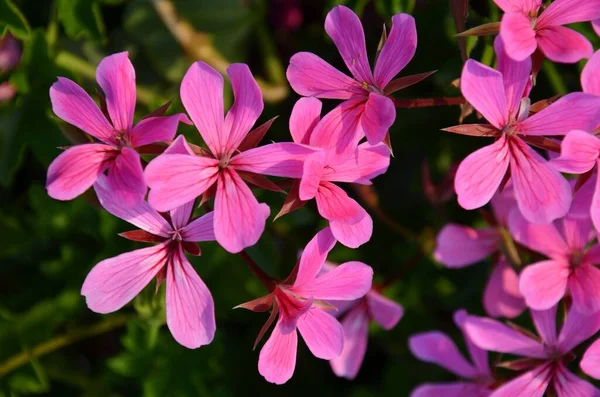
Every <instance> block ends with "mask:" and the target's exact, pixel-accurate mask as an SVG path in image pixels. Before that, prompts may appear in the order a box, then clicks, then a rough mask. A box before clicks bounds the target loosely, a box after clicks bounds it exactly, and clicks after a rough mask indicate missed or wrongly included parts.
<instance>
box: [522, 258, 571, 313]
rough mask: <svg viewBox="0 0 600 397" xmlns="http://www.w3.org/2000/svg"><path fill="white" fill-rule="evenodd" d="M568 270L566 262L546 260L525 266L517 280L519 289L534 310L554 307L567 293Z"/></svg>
mask: <svg viewBox="0 0 600 397" xmlns="http://www.w3.org/2000/svg"><path fill="white" fill-rule="evenodd" d="M569 274H570V268H569V263H568V262H567V261H566V260H560V261H559V260H548V261H542V262H537V263H534V264H532V265H529V266H527V267H526V268H525V269H524V270H523V271H522V272H521V277H520V278H519V289H520V290H521V294H523V297H524V298H525V302H527V306H529V307H530V308H532V309H534V310H547V309H550V308H551V307H552V306H554V305H556V304H557V303H558V301H560V300H561V298H562V297H563V296H564V295H565V292H566V291H567V282H568V280H569Z"/></svg>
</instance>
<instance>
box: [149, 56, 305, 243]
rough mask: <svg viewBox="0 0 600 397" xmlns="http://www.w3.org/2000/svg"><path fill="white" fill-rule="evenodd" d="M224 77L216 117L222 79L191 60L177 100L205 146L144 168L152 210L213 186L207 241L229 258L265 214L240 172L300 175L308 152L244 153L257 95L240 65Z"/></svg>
mask: <svg viewBox="0 0 600 397" xmlns="http://www.w3.org/2000/svg"><path fill="white" fill-rule="evenodd" d="M227 73H228V75H229V78H230V80H231V84H232V86H233V92H234V95H235V103H234V104H233V106H232V107H231V109H230V110H229V112H228V113H227V116H225V117H224V115H223V77H222V76H221V75H220V74H219V73H218V72H217V71H216V70H214V69H213V68H211V67H210V66H208V65H207V64H206V63H204V62H196V63H194V64H193V65H192V66H191V67H190V69H189V70H188V71H187V73H186V74H185V76H184V78H183V81H182V82H181V101H182V102H183V106H184V107H185V108H186V110H187V111H188V113H189V114H190V116H191V118H192V121H193V122H194V124H195V125H196V128H198V130H199V132H200V135H201V136H202V138H203V139H204V142H205V143H206V145H207V146H208V150H206V151H205V153H203V154H201V155H195V156H189V155H187V154H163V155H161V156H158V157H157V158H155V159H154V160H152V161H151V162H150V164H148V166H147V167H146V171H145V176H146V182H147V183H148V186H149V187H150V189H151V190H150V194H149V196H148V201H149V202H150V204H151V205H152V207H153V208H155V209H156V210H158V211H169V210H172V209H173V208H176V207H178V206H180V205H182V204H184V203H187V202H189V201H191V200H193V199H195V198H196V197H198V196H199V195H201V194H203V193H204V192H206V191H207V190H209V189H210V188H211V187H212V186H213V185H214V184H216V197H215V204H214V207H215V208H214V211H215V217H214V218H215V236H216V238H217V241H218V242H219V244H221V246H223V248H225V249H226V250H227V251H229V252H232V253H236V252H240V251H241V250H242V249H244V248H246V247H249V246H251V245H254V244H256V242H257V241H258V239H259V238H260V236H261V234H262V232H263V230H264V228H265V220H266V219H267V218H268V217H269V213H270V210H269V207H268V206H267V205H266V204H261V203H259V202H258V201H257V200H256V198H255V197H254V195H253V194H252V191H251V190H250V188H249V187H248V185H246V183H245V182H244V181H243V180H242V177H241V175H242V174H241V173H256V174H263V175H271V176H281V177H289V178H300V177H301V176H302V166H303V162H304V159H305V158H306V157H307V156H308V155H309V154H311V153H313V152H314V151H315V150H314V149H311V148H310V147H308V146H305V145H298V144H295V143H288V142H285V143H274V144H270V145H265V146H262V147H259V148H254V149H249V150H245V149H244V148H243V147H241V146H240V145H242V143H243V142H244V138H245V137H246V135H247V134H248V132H249V131H250V129H251V128H252V126H253V125H254V123H255V122H256V120H257V119H258V117H259V116H260V114H261V113H262V110H263V102H262V94H261V92H260V89H259V88H258V85H257V84H256V81H255V80H254V77H252V74H251V73H250V69H248V66H246V65H244V64H232V65H231V66H229V68H228V69H227Z"/></svg>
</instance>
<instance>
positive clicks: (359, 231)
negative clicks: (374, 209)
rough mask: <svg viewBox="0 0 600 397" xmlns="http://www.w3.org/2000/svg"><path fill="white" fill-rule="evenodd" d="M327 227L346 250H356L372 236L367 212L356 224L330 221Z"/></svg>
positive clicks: (371, 224) (371, 221) (369, 217)
mask: <svg viewBox="0 0 600 397" xmlns="http://www.w3.org/2000/svg"><path fill="white" fill-rule="evenodd" d="M363 211H364V209H363ZM329 227H330V228H331V233H332V234H333V236H334V237H335V239H336V240H337V241H339V242H340V243H341V244H342V245H344V246H346V247H348V248H353V249H355V248H358V247H360V246H361V245H363V244H365V243H366V242H368V241H369V240H371V236H373V219H371V216H370V215H369V214H368V213H367V211H364V214H363V216H362V218H361V219H360V220H359V221H358V222H355V223H346V222H344V221H337V220H330V221H329Z"/></svg>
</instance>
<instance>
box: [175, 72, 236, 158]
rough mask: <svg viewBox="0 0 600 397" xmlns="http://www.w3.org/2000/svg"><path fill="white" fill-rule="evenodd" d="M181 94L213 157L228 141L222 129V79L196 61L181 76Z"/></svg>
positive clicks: (182, 100) (186, 108) (219, 152)
mask: <svg viewBox="0 0 600 397" xmlns="http://www.w3.org/2000/svg"><path fill="white" fill-rule="evenodd" d="M180 95H181V102H182V103H183V106H184V107H185V110H187V112H188V114H189V115H190V117H191V118H192V121H193V122H194V125H195V126H196V128H198V131H199V132H200V135H202V139H203V140H204V142H205V143H206V145H207V146H208V148H209V149H210V150H211V152H212V153H213V154H215V155H219V154H221V152H222V151H223V150H224V148H225V143H226V138H227V135H226V132H225V131H224V126H223V124H224V119H223V114H224V113H223V77H222V76H221V75H220V74H219V72H217V71H216V70H214V69H213V68H212V67H210V66H209V65H208V64H206V63H204V62H202V61H199V62H195V63H193V64H192V66H190V68H189V69H188V71H187V72H186V74H185V76H183V80H182V81H181V88H180Z"/></svg>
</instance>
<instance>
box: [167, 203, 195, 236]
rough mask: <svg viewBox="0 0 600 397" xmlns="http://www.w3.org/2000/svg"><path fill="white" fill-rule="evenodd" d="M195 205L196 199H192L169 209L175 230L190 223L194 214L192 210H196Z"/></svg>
mask: <svg viewBox="0 0 600 397" xmlns="http://www.w3.org/2000/svg"><path fill="white" fill-rule="evenodd" d="M194 205H195V200H192V201H189V202H187V203H185V204H183V205H180V206H179V207H177V208H174V209H172V210H171V211H169V216H170V217H171V223H172V224H173V228H174V229H175V230H179V229H181V228H183V227H184V226H185V225H187V224H188V222H189V220H190V216H192V212H193V211H194Z"/></svg>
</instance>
